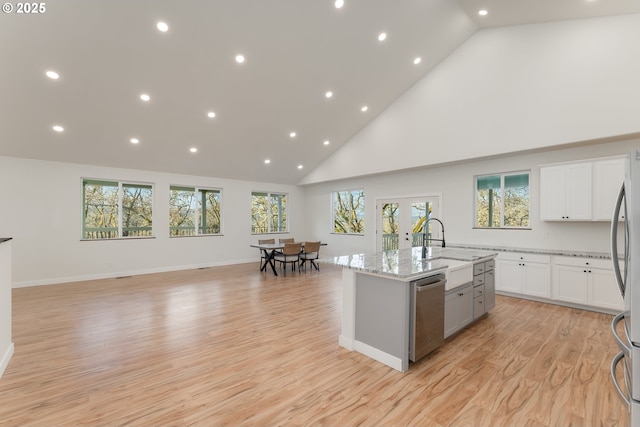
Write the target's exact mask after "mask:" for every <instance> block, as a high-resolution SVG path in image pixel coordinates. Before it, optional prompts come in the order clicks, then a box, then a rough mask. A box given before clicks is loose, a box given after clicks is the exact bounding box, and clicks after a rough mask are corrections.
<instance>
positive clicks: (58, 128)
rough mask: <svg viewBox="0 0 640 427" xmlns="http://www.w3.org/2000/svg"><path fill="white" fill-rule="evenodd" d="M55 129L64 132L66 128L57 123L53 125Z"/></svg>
mask: <svg viewBox="0 0 640 427" xmlns="http://www.w3.org/2000/svg"><path fill="white" fill-rule="evenodd" d="M53 130H55V131H56V132H62V131H63V130H64V128H63V127H62V126H60V125H55V126H53Z"/></svg>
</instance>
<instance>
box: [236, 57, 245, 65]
mask: <svg viewBox="0 0 640 427" xmlns="http://www.w3.org/2000/svg"><path fill="white" fill-rule="evenodd" d="M236 62H237V63H238V64H242V63H243V62H244V55H236Z"/></svg>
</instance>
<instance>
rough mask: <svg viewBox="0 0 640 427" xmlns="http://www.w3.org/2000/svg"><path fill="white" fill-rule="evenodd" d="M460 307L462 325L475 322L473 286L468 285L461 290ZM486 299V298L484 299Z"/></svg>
mask: <svg viewBox="0 0 640 427" xmlns="http://www.w3.org/2000/svg"><path fill="white" fill-rule="evenodd" d="M460 293H461V294H462V295H460V298H459V306H458V309H459V311H460V327H461V328H462V327H464V326H467V325H468V324H469V323H471V322H473V286H468V287H466V288H464V289H462V290H461V291H460ZM483 301H484V300H483Z"/></svg>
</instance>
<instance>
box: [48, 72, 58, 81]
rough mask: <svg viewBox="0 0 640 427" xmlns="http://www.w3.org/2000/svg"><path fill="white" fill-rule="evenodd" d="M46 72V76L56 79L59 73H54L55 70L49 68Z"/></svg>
mask: <svg viewBox="0 0 640 427" xmlns="http://www.w3.org/2000/svg"><path fill="white" fill-rule="evenodd" d="M46 74H47V77H49V78H50V79H53V80H58V79H59V78H60V75H59V74H58V73H56V72H55V71H51V70H49V71H47V73H46Z"/></svg>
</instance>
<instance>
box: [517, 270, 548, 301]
mask: <svg viewBox="0 0 640 427" xmlns="http://www.w3.org/2000/svg"><path fill="white" fill-rule="evenodd" d="M523 267H524V279H523V283H522V293H523V294H528V295H535V296H538V297H544V298H549V297H551V267H550V266H549V264H539V263H535V262H526V263H523Z"/></svg>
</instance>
